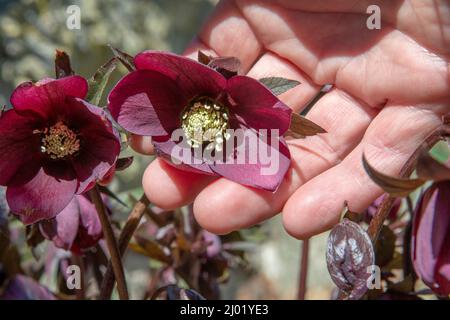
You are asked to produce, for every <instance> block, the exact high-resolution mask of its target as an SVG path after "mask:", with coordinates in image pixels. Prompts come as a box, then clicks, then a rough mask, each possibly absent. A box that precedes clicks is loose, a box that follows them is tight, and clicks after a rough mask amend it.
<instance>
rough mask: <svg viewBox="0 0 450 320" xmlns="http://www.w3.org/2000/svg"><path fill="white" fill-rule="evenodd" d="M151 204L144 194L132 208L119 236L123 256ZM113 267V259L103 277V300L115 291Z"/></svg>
mask: <svg viewBox="0 0 450 320" xmlns="http://www.w3.org/2000/svg"><path fill="white" fill-rule="evenodd" d="M149 204H150V202H149V201H148V199H147V197H146V196H145V194H144V195H142V196H141V198H140V199H139V201H138V202H137V203H136V204H135V205H134V207H133V209H132V210H131V213H130V215H129V216H128V220H127V222H126V223H125V227H124V228H123V230H122V232H121V233H120V236H119V254H120V256H121V257H122V256H123V254H124V253H125V251H126V249H127V247H128V244H129V243H130V240H131V237H132V236H133V234H134V232H135V231H136V229H137V227H138V225H139V222H140V221H141V219H142V216H143V215H144V212H145V210H147V207H148V205H149ZM113 268H114V265H113V263H112V260H111V261H110V262H109V263H108V268H107V269H106V272H105V275H104V277H103V281H102V285H101V289H100V297H99V298H100V299H101V300H107V299H110V298H111V293H112V291H113V288H114V282H115V279H116V277H115V272H114V269H113Z"/></svg>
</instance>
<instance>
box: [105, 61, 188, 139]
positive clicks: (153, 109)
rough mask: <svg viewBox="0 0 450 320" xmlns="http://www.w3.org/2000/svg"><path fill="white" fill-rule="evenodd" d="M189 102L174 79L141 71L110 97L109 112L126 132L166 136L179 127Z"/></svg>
mask: <svg viewBox="0 0 450 320" xmlns="http://www.w3.org/2000/svg"><path fill="white" fill-rule="evenodd" d="M187 102H188V100H187V99H186V98H184V93H183V92H182V89H180V88H178V86H177V84H176V83H175V81H174V80H173V79H171V78H169V77H167V76H165V75H164V74H161V73H158V72H155V71H149V70H138V71H134V72H132V73H130V74H128V75H126V76H125V77H124V78H122V80H120V81H119V83H118V84H117V85H116V86H115V87H114V89H113V90H112V91H111V93H110V94H109V97H108V108H109V110H110V111H111V115H112V116H113V118H114V119H115V120H116V121H117V122H118V123H119V124H120V125H121V126H122V127H123V128H125V129H126V130H128V131H130V132H132V133H135V134H139V135H147V136H164V135H167V134H169V133H170V132H171V131H173V130H174V129H175V128H177V127H178V126H179V122H180V119H179V114H180V112H181V110H182V109H183V108H184V107H185V106H186V104H187Z"/></svg>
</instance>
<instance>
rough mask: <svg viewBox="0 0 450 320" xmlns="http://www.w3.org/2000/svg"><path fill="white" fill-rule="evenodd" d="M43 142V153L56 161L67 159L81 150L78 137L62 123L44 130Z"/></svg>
mask: <svg viewBox="0 0 450 320" xmlns="http://www.w3.org/2000/svg"><path fill="white" fill-rule="evenodd" d="M41 142H42V144H41V151H42V152H44V153H46V154H47V155H48V156H49V157H50V158H51V159H55V160H57V159H63V158H66V157H68V156H71V155H73V154H75V153H76V152H78V151H79V150H80V140H79V139H78V137H77V135H76V134H75V133H74V132H73V131H72V130H70V129H69V128H68V127H67V126H66V125H65V124H64V123H62V122H61V121H59V122H57V123H56V124H55V125H53V126H51V127H50V128H49V129H46V130H44V137H43V138H42V140H41Z"/></svg>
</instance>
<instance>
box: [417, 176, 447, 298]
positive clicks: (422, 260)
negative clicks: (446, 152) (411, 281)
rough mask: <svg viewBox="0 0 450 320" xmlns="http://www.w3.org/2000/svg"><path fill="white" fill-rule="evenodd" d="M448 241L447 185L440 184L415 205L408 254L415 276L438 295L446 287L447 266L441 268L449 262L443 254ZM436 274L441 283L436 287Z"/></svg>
mask: <svg viewBox="0 0 450 320" xmlns="http://www.w3.org/2000/svg"><path fill="white" fill-rule="evenodd" d="M449 237H450V183H449V181H443V182H439V183H436V184H435V185H434V186H432V187H430V188H429V189H427V190H426V191H425V192H424V194H423V195H422V197H421V199H420V201H419V203H418V205H417V209H416V213H415V217H414V223H413V238H412V250H411V251H412V258H413V259H412V260H413V264H414V268H415V269H416V272H417V274H418V275H419V276H420V277H421V279H422V280H423V281H424V282H425V283H426V284H427V285H428V286H430V288H432V289H433V290H434V291H436V292H438V293H442V294H443V288H447V289H448V288H449V287H450V274H449V273H448V268H449V265H448V264H447V265H445V264H444V262H445V261H447V263H449V261H448V260H450V259H449V257H448V254H446V253H445V252H446V251H448V250H447V247H446V243H447V244H448V241H449V240H448V238H449ZM437 274H440V275H441V277H440V280H442V281H444V280H445V281H444V282H442V283H438V282H437ZM446 277H448V278H446ZM445 294H450V291H448V292H447V293H445Z"/></svg>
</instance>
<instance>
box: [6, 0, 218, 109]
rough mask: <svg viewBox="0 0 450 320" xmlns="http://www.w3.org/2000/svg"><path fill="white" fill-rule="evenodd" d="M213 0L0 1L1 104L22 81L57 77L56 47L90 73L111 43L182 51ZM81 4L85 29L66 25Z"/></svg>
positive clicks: (129, 48) (83, 72)
mask: <svg viewBox="0 0 450 320" xmlns="http://www.w3.org/2000/svg"><path fill="white" fill-rule="evenodd" d="M214 3H215V1H214V0H209V1H208V0H170V1H167V0H154V1H145V0H133V1H121V0H99V1H90V0H63V1H61V0H58V1H57V0H19V1H15V0H10V1H4V0H3V1H0V105H3V104H7V101H8V96H9V94H10V93H11V90H12V89H13V88H14V87H15V85H17V84H18V83H20V82H23V81H26V80H30V79H33V80H36V79H40V78H43V77H45V76H53V73H52V72H51V71H52V70H53V57H54V52H55V49H56V48H58V49H62V50H65V51H67V52H68V53H69V54H70V56H71V57H72V61H73V68H74V70H76V72H77V73H79V74H81V75H83V76H86V77H88V76H91V75H92V73H93V72H94V70H96V69H97V68H98V67H99V66H100V65H101V64H103V63H104V62H106V61H107V60H108V57H111V52H110V50H109V48H108V47H107V45H108V44H111V45H113V46H115V47H118V48H121V49H123V50H124V51H126V52H129V53H131V54H135V53H137V52H139V51H142V50H145V49H158V50H171V51H175V52H181V51H182V50H183V48H184V47H185V46H186V44H187V43H188V42H189V41H190V40H191V38H192V36H193V35H194V34H195V33H196V31H197V30H198V28H199V27H200V25H201V23H202V22H203V20H204V19H205V17H206V16H207V15H208V13H209V12H210V11H211V10H212V8H213V4H214ZM70 5H78V6H79V7H80V9H81V29H80V30H69V29H68V28H67V27H66V19H67V18H68V16H69V15H68V14H67V12H66V10H67V7H68V6H70Z"/></svg>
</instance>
